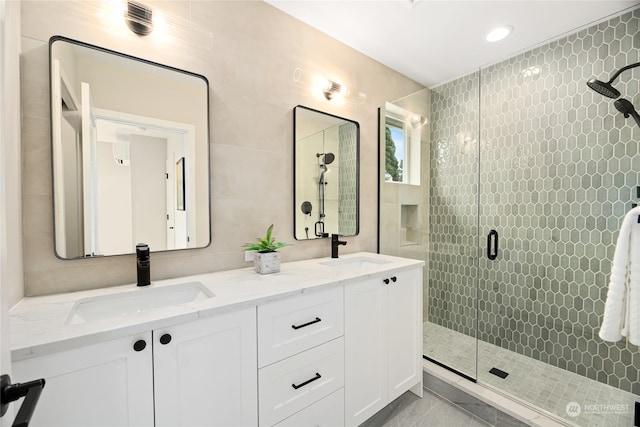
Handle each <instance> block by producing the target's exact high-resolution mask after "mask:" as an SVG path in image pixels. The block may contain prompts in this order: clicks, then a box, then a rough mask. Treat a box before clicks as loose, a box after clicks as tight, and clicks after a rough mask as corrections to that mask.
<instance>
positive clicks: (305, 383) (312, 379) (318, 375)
mask: <svg viewBox="0 0 640 427" xmlns="http://www.w3.org/2000/svg"><path fill="white" fill-rule="evenodd" d="M320 378H322V375H320V374H319V373H317V372H316V376H315V377H313V378H311V379H310V380H306V381H305V382H303V383H302V384H298V385H295V384H291V387H293V388H294V389H295V390H297V389H299V388H300V387H304V386H306V385H307V384H309V383H312V382H314V381H315V380H319V379H320Z"/></svg>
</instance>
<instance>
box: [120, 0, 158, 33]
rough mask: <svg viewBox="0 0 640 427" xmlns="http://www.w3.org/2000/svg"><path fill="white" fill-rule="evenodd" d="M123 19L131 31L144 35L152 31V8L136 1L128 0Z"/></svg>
mask: <svg viewBox="0 0 640 427" xmlns="http://www.w3.org/2000/svg"><path fill="white" fill-rule="evenodd" d="M124 21H125V22H126V23H127V26H128V27H129V29H130V30H131V31H133V32H134V33H136V34H137V35H139V36H146V35H149V34H150V33H151V31H153V10H151V8H149V7H147V6H145V5H144V4H142V3H139V2H137V1H133V0H128V1H127V10H126V11H125V13H124Z"/></svg>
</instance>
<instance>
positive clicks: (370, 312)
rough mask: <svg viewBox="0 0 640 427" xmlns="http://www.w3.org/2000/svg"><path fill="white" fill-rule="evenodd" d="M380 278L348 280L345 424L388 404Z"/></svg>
mask: <svg viewBox="0 0 640 427" xmlns="http://www.w3.org/2000/svg"><path fill="white" fill-rule="evenodd" d="M386 286H387V285H385V284H384V283H383V281H382V278H381V277H379V278H373V279H365V280H362V281H360V282H357V283H352V284H347V285H346V286H345V288H344V294H345V332H344V335H345V425H347V426H357V425H359V424H361V423H362V422H363V421H365V420H366V419H367V418H369V417H370V416H372V415H373V414H375V413H376V412H378V411H379V410H380V409H382V408H383V407H384V406H385V405H386V404H387V348H386V343H385V340H386V330H387V325H386V324H387V305H386V291H387V289H386Z"/></svg>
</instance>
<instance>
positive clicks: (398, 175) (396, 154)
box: [384, 116, 408, 182]
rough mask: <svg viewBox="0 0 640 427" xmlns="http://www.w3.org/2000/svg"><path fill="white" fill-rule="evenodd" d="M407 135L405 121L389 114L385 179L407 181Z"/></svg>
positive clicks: (387, 119) (386, 126)
mask: <svg viewBox="0 0 640 427" xmlns="http://www.w3.org/2000/svg"><path fill="white" fill-rule="evenodd" d="M406 154H407V136H406V128H405V123H404V122H403V121H401V120H398V119H396V118H393V117H390V116H387V117H386V120H385V174H384V176H385V181H393V182H407V180H406V178H407V176H408V174H407V173H405V166H406V165H407V161H406Z"/></svg>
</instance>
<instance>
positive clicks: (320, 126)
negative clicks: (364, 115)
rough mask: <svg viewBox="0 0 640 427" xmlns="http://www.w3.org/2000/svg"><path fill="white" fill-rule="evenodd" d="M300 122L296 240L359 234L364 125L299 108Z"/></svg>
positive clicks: (296, 118) (296, 134)
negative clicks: (360, 159) (360, 160)
mask: <svg viewBox="0 0 640 427" xmlns="http://www.w3.org/2000/svg"><path fill="white" fill-rule="evenodd" d="M293 122H294V129H293V133H294V144H293V153H294V167H293V176H294V237H295V238H296V239H297V240H306V239H319V238H323V237H329V236H330V235H331V234H339V235H341V236H355V235H356V234H358V229H359V215H358V214H359V212H358V206H359V176H360V173H359V169H360V165H359V152H360V151H359V150H360V126H359V124H358V122H355V121H353V120H348V119H344V118H342V117H338V116H334V115H332V114H327V113H323V112H321V111H317V110H313V109H311V108H307V107H303V106H301V105H299V106H297V107H295V108H294V110H293Z"/></svg>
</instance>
